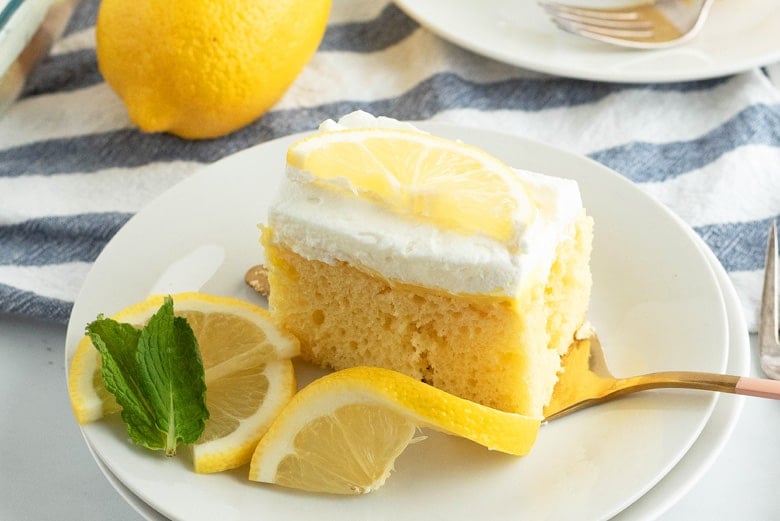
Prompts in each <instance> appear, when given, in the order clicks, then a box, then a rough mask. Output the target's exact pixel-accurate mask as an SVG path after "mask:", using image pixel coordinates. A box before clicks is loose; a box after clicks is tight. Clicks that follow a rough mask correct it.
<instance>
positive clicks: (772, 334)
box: [758, 220, 780, 379]
mask: <svg viewBox="0 0 780 521" xmlns="http://www.w3.org/2000/svg"><path fill="white" fill-rule="evenodd" d="M776 262H777V221H774V220H773V221H772V225H771V226H770V228H769V239H768V240H767V247H766V264H765V265H764V290H763V292H762V294H761V312H760V314H759V325H758V345H759V349H760V352H761V369H762V370H763V371H764V373H766V375H767V376H769V377H770V378H774V379H780V340H779V339H778V327H779V326H780V324H778V310H777V267H776Z"/></svg>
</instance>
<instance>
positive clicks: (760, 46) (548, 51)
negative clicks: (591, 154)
mask: <svg viewBox="0 0 780 521" xmlns="http://www.w3.org/2000/svg"><path fill="white" fill-rule="evenodd" d="M395 1H396V3H397V4H398V5H399V6H400V7H401V8H402V9H403V10H404V11H405V12H406V13H407V14H408V15H409V16H411V17H412V18H414V19H415V20H416V21H417V22H419V23H420V24H421V25H422V26H424V27H426V28H428V29H430V30H431V31H433V32H434V33H436V34H438V35H439V36H441V37H443V38H445V39H447V40H449V41H451V42H453V43H455V44H458V45H460V46H462V47H465V48H466V49H470V50H472V51H474V52H477V53H479V54H482V55H484V56H488V57H490V58H494V59H496V60H500V61H503V62H506V63H510V64H512V65H517V66H520V67H525V68H528V69H533V70H536V71H541V72H546V73H550V74H555V75H559V76H569V77H573V78H582V79H589V80H602V81H612V82H638V83H652V82H669V81H687V80H698V79H705V78H714V77H718V76H724V75H727V74H733V73H736V72H741V71H745V70H748V69H751V68H753V67H758V66H761V65H766V64H768V63H772V62H774V61H777V60H780V37H779V36H778V35H779V34H780V8H778V4H777V0H716V2H715V4H714V6H713V7H712V12H711V14H710V17H709V19H708V20H707V23H706V24H705V26H704V28H703V29H702V32H701V33H700V34H699V35H698V36H697V37H696V38H695V39H694V40H692V41H691V42H689V43H686V44H684V45H681V46H678V47H675V48H672V49H665V50H656V51H639V50H636V49H625V48H620V47H616V46H612V45H608V44H604V43H599V42H595V41H591V40H587V39H585V38H581V37H577V36H573V35H571V34H567V33H565V32H563V31H561V30H560V29H558V28H557V27H555V25H554V24H553V23H552V22H551V21H550V20H549V19H548V17H547V16H546V15H545V13H544V12H543V10H542V9H541V8H540V7H539V6H538V5H537V3H536V2H535V1H531V0H521V1H517V0H483V1H481V2H473V1H466V2H451V1H449V0H395ZM570 3H576V0H575V1H572V2H570Z"/></svg>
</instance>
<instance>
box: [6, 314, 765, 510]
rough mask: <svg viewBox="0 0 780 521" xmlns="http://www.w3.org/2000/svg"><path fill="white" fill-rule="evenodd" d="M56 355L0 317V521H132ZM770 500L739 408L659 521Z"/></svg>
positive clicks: (44, 331) (34, 334) (42, 328)
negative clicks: (717, 448)
mask: <svg viewBox="0 0 780 521" xmlns="http://www.w3.org/2000/svg"><path fill="white" fill-rule="evenodd" d="M755 344H756V342H755V338H751V349H752V353H751V357H752V360H753V366H752V368H751V374H752V375H754V376H757V375H758V374H759V373H758V371H759V370H758V366H757V364H756V352H755V350H756V347H755ZM64 346H65V327H64V326H59V325H53V324H47V323H40V322H34V321H31V320H25V319H18V318H12V317H7V316H2V315H0V415H1V416H0V417H1V418H2V426H1V427H0V520H7V521H14V520H48V519H52V520H54V519H56V520H82V521H91V520H107V519H110V520H112V521H125V520H127V521H130V520H132V521H138V520H139V519H142V518H141V516H140V515H139V514H138V513H137V512H136V511H135V510H133V508H132V507H131V506H130V505H129V504H127V503H126V502H125V501H124V499H122V498H121V497H120V496H119V494H118V493H117V492H116V491H115V490H114V489H113V488H112V487H111V485H110V484H109V483H108V482H107V481H106V479H105V478H104V476H103V474H102V473H101V472H100V470H99V469H98V467H97V465H96V463H95V462H94V461H93V459H92V457H91V456H90V453H89V451H88V450H87V447H86V445H85V444H84V441H83V439H82V437H81V434H80V432H79V429H78V426H77V424H76V421H75V419H74V418H73V415H72V413H71V409H70V404H69V401H68V396H67V391H66V384H65V360H64V354H63V353H64ZM779 490H780V402H775V401H771V400H765V399H760V398H749V399H747V400H746V403H745V407H744V409H743V411H742V415H741V417H740V420H739V422H738V424H737V426H736V429H735V431H734V433H733V435H732V437H731V439H730V440H729V441H728V442H727V444H726V446H725V448H724V450H723V452H722V453H721V454H720V456H719V457H718V458H717V459H716V460H715V462H714V464H713V465H712V467H711V468H710V469H709V470H708V471H707V472H706V473H705V474H704V476H703V477H702V479H701V480H700V481H699V483H697V484H696V485H695V486H694V488H693V489H692V490H691V491H690V492H689V493H688V494H687V495H685V496H684V497H683V498H682V500H681V501H680V502H679V503H677V504H676V505H675V506H674V507H672V509H671V510H669V511H668V512H667V513H666V514H664V515H663V516H662V517H661V519H662V520H663V521H690V520H698V519H706V520H721V519H723V520H730V521H732V520H733V521H736V520H751V521H770V520H776V519H780V493H778V491H779Z"/></svg>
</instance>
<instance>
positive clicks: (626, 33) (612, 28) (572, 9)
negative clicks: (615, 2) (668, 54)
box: [541, 2, 655, 38]
mask: <svg viewBox="0 0 780 521" xmlns="http://www.w3.org/2000/svg"><path fill="white" fill-rule="evenodd" d="M541 5H542V7H543V8H544V10H545V11H547V14H549V15H550V17H551V18H552V20H553V21H554V22H555V23H556V25H558V27H560V28H561V29H563V30H564V31H569V32H573V33H575V34H583V33H590V34H592V35H600V36H608V37H613V38H652V37H653V35H654V34H655V28H654V26H653V23H652V22H651V21H649V20H645V19H642V18H641V17H640V16H639V14H638V13H637V12H636V11H618V10H615V11H607V10H600V11H596V10H593V9H588V8H580V7H576V6H571V5H564V4H559V3H556V2H543V3H541Z"/></svg>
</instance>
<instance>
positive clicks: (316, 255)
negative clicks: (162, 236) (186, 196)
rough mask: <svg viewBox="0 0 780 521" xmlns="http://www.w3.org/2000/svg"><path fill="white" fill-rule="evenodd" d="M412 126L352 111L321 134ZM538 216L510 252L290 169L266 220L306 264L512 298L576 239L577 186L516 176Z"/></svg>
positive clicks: (326, 125) (487, 240)
mask: <svg viewBox="0 0 780 521" xmlns="http://www.w3.org/2000/svg"><path fill="white" fill-rule="evenodd" d="M363 127H369V128H371V127H388V128H407V129H415V127H413V126H411V125H408V124H405V123H400V122H398V121H396V120H393V119H390V118H375V117H374V116H372V115H370V114H367V113H365V112H360V111H359V112H355V113H352V114H349V115H347V116H345V117H343V118H341V119H340V120H339V122H338V123H336V122H334V121H332V120H328V121H326V122H325V123H323V124H322V125H321V126H320V130H322V131H332V130H338V129H344V128H363ZM515 172H516V174H517V175H518V177H519V178H520V180H521V182H522V183H523V185H524V186H525V188H526V190H527V192H528V194H529V196H530V198H531V200H532V201H534V202H535V203H536V204H537V205H538V209H537V215H536V218H535V219H534V220H533V221H532V222H531V223H530V224H529V225H528V226H526V227H525V229H523V230H518V233H520V247H519V248H518V249H516V251H514V250H515V249H511V250H512V251H510V248H509V247H508V246H507V245H506V244H504V243H502V242H500V241H497V240H495V239H492V238H490V237H487V236H485V235H471V236H466V235H462V234H459V233H456V232H453V231H450V230H445V229H441V228H439V227H437V226H435V225H434V224H432V223H426V222H421V221H419V220H415V219H412V218H407V217H402V216H399V215H398V214H397V213H394V212H392V211H390V210H387V209H385V208H381V207H379V206H377V205H376V204H374V203H371V202H370V201H366V200H363V199H360V198H357V197H353V196H350V195H348V194H345V193H340V192H339V191H336V190H328V189H325V188H322V187H320V186H317V184H315V183H311V182H310V181H311V180H312V179H313V177H312V176H311V174H309V173H308V172H302V171H300V170H298V169H295V168H292V167H290V166H289V165H288V167H287V175H286V178H285V180H284V181H283V184H282V187H281V190H280V193H279V195H278V197H277V199H276V202H275V203H274V204H273V205H272V206H271V208H270V210H269V214H268V224H269V226H270V227H271V228H272V229H273V240H274V241H275V242H278V243H284V244H285V245H287V246H288V247H289V248H291V249H292V250H293V251H294V252H295V253H297V254H298V255H301V256H302V257H304V258H306V259H309V260H319V261H323V262H327V263H335V262H337V261H344V262H347V263H349V264H351V265H353V266H356V267H359V268H362V269H364V270H367V271H370V272H375V273H379V274H381V275H382V276H384V277H385V278H388V279H391V280H396V281H402V282H406V283H411V284H416V285H421V286H425V287H430V288H437V289H442V290H445V291H447V292H450V293H456V294H460V293H465V294H482V293H491V294H498V295H507V296H512V295H514V294H516V293H517V291H519V289H520V288H521V287H522V285H523V283H524V281H526V280H531V279H529V277H532V278H533V280H538V279H536V277H546V275H547V273H548V272H549V270H550V266H551V265H552V262H553V260H554V257H555V250H556V247H557V245H558V244H559V243H560V242H561V241H562V240H564V239H566V238H569V237H571V236H572V234H573V233H574V222H575V221H576V219H577V218H578V217H579V216H580V215H581V213H582V212H583V208H582V200H581V197H580V192H579V188H578V186H577V184H576V182H574V181H571V180H565V179H560V178H555V177H550V176H545V175H541V174H536V173H532V172H527V171H523V170H515Z"/></svg>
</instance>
